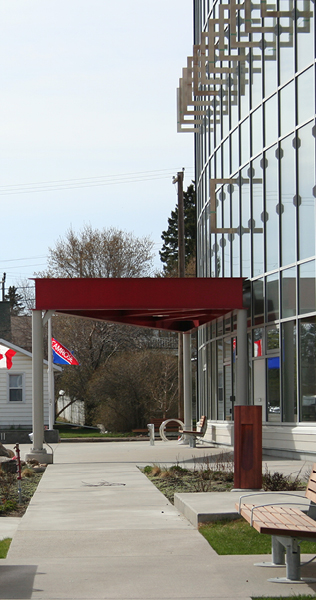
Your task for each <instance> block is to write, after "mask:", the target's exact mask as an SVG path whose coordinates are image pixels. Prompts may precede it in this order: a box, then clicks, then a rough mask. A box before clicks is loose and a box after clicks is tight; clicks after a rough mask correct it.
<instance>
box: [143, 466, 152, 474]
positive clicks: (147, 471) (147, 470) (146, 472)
mask: <svg viewBox="0 0 316 600" xmlns="http://www.w3.org/2000/svg"><path fill="white" fill-rule="evenodd" d="M152 470H153V467H152V466H151V465H146V467H144V469H143V471H144V473H145V475H150V474H151V473H152Z"/></svg>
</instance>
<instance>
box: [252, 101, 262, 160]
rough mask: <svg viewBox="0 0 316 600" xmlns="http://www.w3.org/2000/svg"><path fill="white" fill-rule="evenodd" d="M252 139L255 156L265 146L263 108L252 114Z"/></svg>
mask: <svg viewBox="0 0 316 600" xmlns="http://www.w3.org/2000/svg"><path fill="white" fill-rule="evenodd" d="M251 140H252V155H253V156H255V155H256V154H259V152H261V150H262V147H263V138H262V108H261V107H260V108H258V109H257V110H255V112H253V113H252V116H251Z"/></svg>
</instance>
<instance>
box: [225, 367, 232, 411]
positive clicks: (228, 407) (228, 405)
mask: <svg viewBox="0 0 316 600" xmlns="http://www.w3.org/2000/svg"><path fill="white" fill-rule="evenodd" d="M224 372H225V416H226V420H227V421H231V420H232V418H233V415H232V413H233V403H232V367H231V365H225V367H224Z"/></svg>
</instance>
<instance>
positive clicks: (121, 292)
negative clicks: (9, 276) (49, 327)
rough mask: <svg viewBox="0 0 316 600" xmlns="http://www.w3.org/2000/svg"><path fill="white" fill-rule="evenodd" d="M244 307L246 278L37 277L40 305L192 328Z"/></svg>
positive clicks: (37, 306) (73, 312) (137, 322)
mask: <svg viewBox="0 0 316 600" xmlns="http://www.w3.org/2000/svg"><path fill="white" fill-rule="evenodd" d="M239 308H243V279H242V278H227V279H225V278H216V279H215V278H214V279H210V278H191V279H189V278H184V279H180V278H177V279H169V278H144V279H35V309H36V310H54V312H56V313H63V314H67V315H73V316H76V317H85V318H88V319H98V320H102V321H110V322H113V323H122V324H125V325H135V326H137V327H151V328H154V329H165V330H168V331H184V332H189V331H192V330H193V329H196V328H197V327H199V326H200V325H204V324H205V323H208V322H209V321H212V320H213V319H216V318H217V317H219V316H221V315H223V314H225V313H227V312H230V311H231V310H234V309H239Z"/></svg>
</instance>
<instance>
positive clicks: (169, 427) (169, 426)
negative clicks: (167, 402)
mask: <svg viewBox="0 0 316 600" xmlns="http://www.w3.org/2000/svg"><path fill="white" fill-rule="evenodd" d="M164 421H165V419H160V418H153V419H149V421H148V423H152V424H153V425H154V426H155V433H157V432H159V428H160V425H161V423H163V422H164ZM166 430H167V431H169V432H170V433H178V430H179V425H175V424H174V423H173V424H172V423H167V425H166ZM132 432H133V433H148V427H146V429H145V428H144V429H132Z"/></svg>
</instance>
